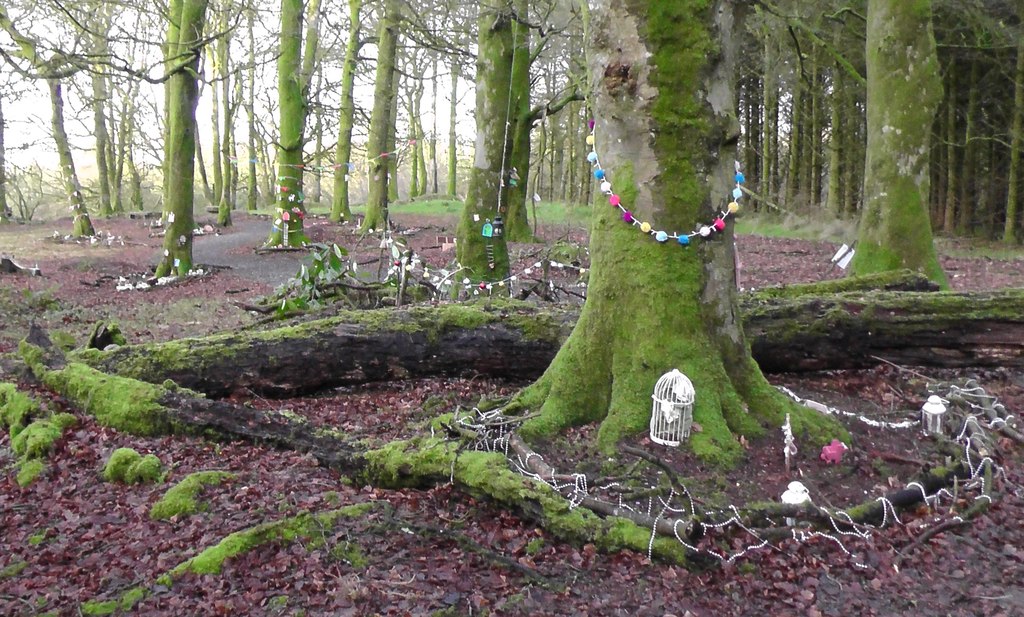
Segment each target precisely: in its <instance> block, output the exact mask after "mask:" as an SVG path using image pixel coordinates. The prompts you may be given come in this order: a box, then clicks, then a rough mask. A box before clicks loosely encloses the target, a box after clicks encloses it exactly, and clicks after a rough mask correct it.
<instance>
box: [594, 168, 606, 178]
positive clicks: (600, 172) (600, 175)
mask: <svg viewBox="0 0 1024 617" xmlns="http://www.w3.org/2000/svg"><path fill="white" fill-rule="evenodd" d="M594 177H595V178H597V179H598V180H604V170H603V169H595V170H594Z"/></svg>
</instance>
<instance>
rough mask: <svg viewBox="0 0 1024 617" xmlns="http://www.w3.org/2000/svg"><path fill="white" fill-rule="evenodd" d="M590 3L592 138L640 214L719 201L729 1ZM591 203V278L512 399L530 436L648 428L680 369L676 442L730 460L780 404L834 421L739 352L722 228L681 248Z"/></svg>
mask: <svg viewBox="0 0 1024 617" xmlns="http://www.w3.org/2000/svg"><path fill="white" fill-rule="evenodd" d="M597 5H598V6H597V7H596V8H594V9H593V11H592V12H591V20H592V24H591V26H592V30H591V37H592V43H591V46H590V49H591V50H592V51H591V53H592V57H591V58H590V60H589V62H588V64H589V66H590V69H591V80H592V85H593V90H594V97H595V98H594V100H593V105H594V110H595V116H596V131H595V134H596V137H597V142H596V143H597V145H596V149H597V151H598V152H599V154H600V157H601V161H602V163H603V167H604V169H606V170H607V171H608V173H609V174H610V179H611V181H612V183H613V188H614V189H615V190H616V191H617V194H618V195H619V196H620V198H621V200H622V204H623V206H624V207H626V208H628V209H629V210H630V211H632V213H633V216H634V217H635V218H636V219H637V221H638V222H639V221H643V222H649V223H650V224H651V225H652V226H653V227H654V229H668V230H670V231H676V232H679V233H682V234H686V233H689V232H690V231H691V230H693V229H695V228H696V227H699V226H701V225H707V224H709V223H710V222H711V221H712V220H713V219H714V217H715V216H716V213H717V212H719V211H720V210H721V209H722V208H724V207H725V205H726V204H727V203H728V201H730V199H729V193H730V191H731V190H732V188H733V186H732V184H731V182H730V180H731V178H732V177H733V175H734V174H735V172H734V170H733V160H734V158H735V153H736V152H735V144H736V141H737V139H738V137H739V124H738V121H737V119H736V117H735V109H736V102H735V98H734V84H735V79H734V76H735V73H734V69H735V63H736V54H737V48H738V45H739V38H738V36H739V31H741V28H740V27H738V24H737V23H736V22H737V19H738V17H737V15H735V14H734V5H733V3H732V2H728V1H727V0H717V1H713V2H707V3H705V2H686V3H675V2H673V3H669V2H660V1H656V0H648V1H645V2H636V1H632V0H602V1H601V2H598V3H597ZM602 201H604V203H603V204H599V205H597V206H595V207H596V208H597V209H596V211H595V214H594V222H593V228H592V230H591V256H592V264H591V268H592V269H591V276H590V288H589V294H588V297H587V301H586V304H585V305H584V308H583V311H582V313H581V315H580V318H579V321H578V322H577V324H576V328H575V329H574V330H573V333H572V335H571V336H570V337H569V339H568V340H567V341H566V343H565V345H563V346H562V348H561V350H560V351H559V353H558V355H557V356H556V358H555V360H554V361H553V362H552V364H551V366H550V367H549V368H548V370H547V371H546V372H545V374H544V375H543V376H542V377H541V378H540V379H539V380H538V381H537V382H536V383H535V384H534V385H532V386H531V387H530V388H528V389H527V390H525V391H524V392H523V393H522V394H521V396H520V397H519V401H520V402H521V403H522V404H523V405H524V406H525V407H527V408H529V409H530V410H531V411H533V412H534V413H539V417H537V418H535V419H532V420H530V421H528V422H527V424H525V425H524V426H523V432H524V435H526V436H528V437H529V438H537V437H543V436H546V435H550V434H552V433H555V432H557V431H560V430H562V429H564V428H567V427H570V426H574V425H580V424H585V423H590V422H600V429H599V431H598V445H599V446H600V447H601V449H602V450H604V451H606V452H611V451H613V450H614V446H615V445H616V444H617V443H618V442H619V440H620V439H622V438H624V437H627V436H629V435H635V434H638V433H641V432H644V431H646V430H647V426H648V422H649V419H650V413H651V395H652V393H653V391H654V386H655V383H656V382H657V381H658V378H659V377H660V376H661V375H662V374H664V373H667V372H669V371H670V370H672V369H674V368H675V369H679V370H681V371H682V372H683V373H685V374H686V375H687V376H689V377H690V379H691V380H692V382H693V384H694V387H695V389H696V403H695V406H694V411H693V417H694V421H696V422H698V423H700V425H701V426H702V427H703V430H702V432H699V433H695V434H693V435H692V437H691V438H690V441H689V443H688V444H687V445H688V447H689V448H691V449H692V450H693V452H694V453H696V454H697V455H698V456H700V457H701V458H703V459H705V460H709V461H714V462H718V463H723V464H730V463H735V462H736V461H737V460H738V459H739V457H740V455H741V452H742V448H741V446H740V444H739V441H738V439H737V436H738V435H747V436H751V435H757V434H761V433H763V431H764V427H765V425H768V426H775V427H777V426H781V425H782V423H783V421H784V419H785V414H786V412H787V411H788V412H791V413H792V414H793V421H794V422H795V423H796V424H798V425H800V429H801V430H807V431H808V432H809V433H811V439H813V440H815V441H817V440H823V438H824V437H825V436H826V435H833V436H834V435H837V434H841V432H840V431H841V429H839V428H838V427H836V426H832V425H826V423H825V422H824V421H823V420H821V419H820V418H814V419H812V418H811V416H810V415H809V414H807V413H805V412H802V411H798V410H797V409H796V408H795V407H794V406H793V405H791V404H790V403H788V402H787V401H786V400H785V399H784V398H783V397H781V396H780V395H779V394H778V393H777V392H776V391H775V390H774V389H773V388H772V387H771V386H770V385H769V384H768V383H767V382H766V381H765V379H764V377H763V376H762V375H761V372H760V370H759V369H758V367H757V364H756V363H755V362H754V360H753V359H752V357H751V355H750V349H749V347H748V345H747V341H746V339H745V337H744V335H743V328H742V325H741V323H740V317H739V312H738V310H737V303H736V302H737V301H736V289H735V283H736V281H735V271H734V268H733V265H734V259H733V257H734V256H733V242H732V231H731V227H726V229H725V233H724V234H723V235H721V236H720V235H719V234H714V236H715V237H711V238H709V239H708V241H700V240H701V239H700V238H699V237H697V238H695V240H694V244H695V245H694V246H685V247H684V246H681V245H680V244H678V243H677V242H675V241H671V242H668V243H661V242H658V241H656V240H655V238H654V237H653V236H652V235H651V234H648V233H643V232H642V231H641V229H642V227H641V226H639V225H629V224H625V223H624V222H623V217H622V214H621V213H620V211H619V210H618V209H617V208H613V207H609V206H608V202H607V199H605V200H602Z"/></svg>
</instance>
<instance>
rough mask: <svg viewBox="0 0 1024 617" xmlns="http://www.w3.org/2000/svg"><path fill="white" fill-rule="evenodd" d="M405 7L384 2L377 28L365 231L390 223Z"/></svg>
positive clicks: (396, 3) (363, 229)
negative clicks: (391, 143)
mask: <svg viewBox="0 0 1024 617" xmlns="http://www.w3.org/2000/svg"><path fill="white" fill-rule="evenodd" d="M401 10H402V6H401V4H400V3H399V2H398V0H384V14H383V15H382V16H381V19H380V23H379V25H378V29H377V78H376V81H375V82H374V87H373V110H372V111H371V112H370V130H369V137H368V138H367V142H366V164H367V172H368V173H369V176H370V190H369V194H368V195H367V198H366V216H365V218H363V224H362V226H361V228H360V229H361V230H362V231H364V232H365V231H369V230H371V229H381V228H383V227H384V226H385V225H387V220H388V183H389V182H390V181H392V180H394V181H397V178H390V177H389V176H390V173H389V168H390V165H389V160H388V158H389V153H388V142H389V141H390V140H389V134H390V133H393V131H394V122H393V121H392V120H391V109H392V108H393V107H394V104H393V103H394V100H395V97H397V96H398V93H397V92H395V85H396V81H395V75H396V71H395V63H396V61H397V58H396V56H397V52H398V31H399V26H400V19H401Z"/></svg>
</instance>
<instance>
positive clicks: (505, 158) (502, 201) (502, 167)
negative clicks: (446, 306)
mask: <svg viewBox="0 0 1024 617" xmlns="http://www.w3.org/2000/svg"><path fill="white" fill-rule="evenodd" d="M478 26H479V41H478V49H479V51H478V53H477V69H476V114H475V117H476V147H475V149H474V160H473V168H472V170H471V171H470V176H469V189H468V190H467V192H466V203H465V205H464V207H463V209H462V215H461V217H460V219H459V227H458V245H457V246H458V260H459V264H460V265H461V266H462V267H463V268H465V270H466V273H467V276H468V277H469V278H470V279H471V280H473V282H474V283H478V284H481V285H484V286H485V287H486V285H487V284H488V283H491V282H496V281H504V279H506V278H507V277H508V276H509V263H508V246H507V244H506V240H505V235H504V225H505V221H504V217H506V216H508V213H509V203H510V200H511V198H512V191H511V190H510V189H512V188H513V186H516V187H518V186H519V184H520V183H521V182H522V181H523V175H525V173H526V172H525V170H518V169H516V166H515V162H514V160H513V158H512V154H513V151H512V140H513V137H514V135H513V133H512V130H511V129H512V126H511V125H512V123H511V120H510V118H511V115H510V114H511V113H513V112H514V110H513V109H512V104H513V98H514V96H515V93H514V90H515V88H514V86H513V85H512V83H511V81H510V80H511V79H512V78H513V77H514V75H513V73H514V69H515V66H514V56H515V53H514V50H515V46H516V45H517V40H518V39H521V38H522V37H525V36H526V34H525V28H524V27H523V26H522V25H521V24H519V23H518V22H517V21H516V20H515V18H514V16H513V13H512V12H511V11H510V10H509V8H508V7H506V6H505V4H504V3H502V2H498V1H495V0H491V1H490V2H484V3H481V5H480V17H479V24H478Z"/></svg>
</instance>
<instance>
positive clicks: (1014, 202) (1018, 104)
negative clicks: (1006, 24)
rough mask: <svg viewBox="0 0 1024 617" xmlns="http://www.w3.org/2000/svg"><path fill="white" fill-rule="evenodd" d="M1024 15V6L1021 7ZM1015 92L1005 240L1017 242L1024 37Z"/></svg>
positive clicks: (1022, 204) (1021, 204) (1023, 174)
mask: <svg viewBox="0 0 1024 617" xmlns="http://www.w3.org/2000/svg"><path fill="white" fill-rule="evenodd" d="M1021 16H1022V17H1024V7H1021ZM1014 81H1015V82H1016V84H1015V85H1014V94H1013V129H1012V134H1011V136H1010V139H1011V140H1012V143H1011V144H1010V170H1009V173H1008V178H1007V185H1008V187H1007V193H1006V221H1005V223H1004V224H1003V242H1006V243H1007V244H1015V243H1016V242H1017V241H1018V240H1019V239H1020V235H1019V230H1018V229H1017V228H1018V227H1019V226H1020V210H1021V208H1022V207H1024V199H1022V198H1021V191H1020V183H1021V178H1022V177H1024V170H1022V169H1021V151H1024V37H1021V38H1020V39H1018V40H1017V71H1016V79H1015V80H1014Z"/></svg>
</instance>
